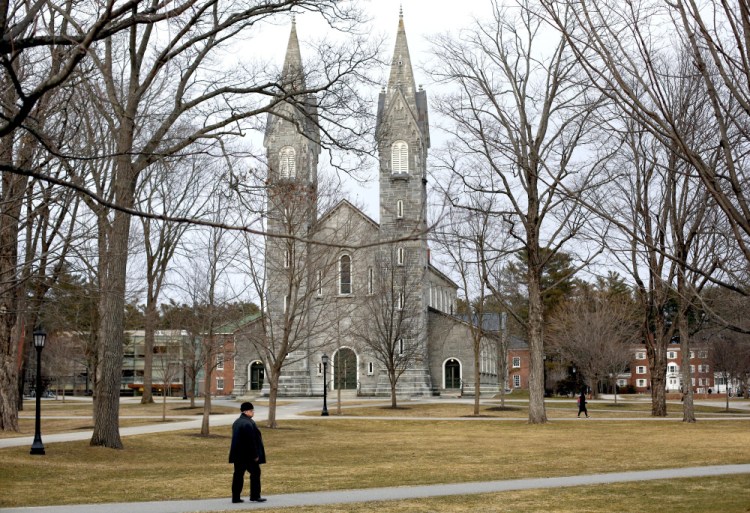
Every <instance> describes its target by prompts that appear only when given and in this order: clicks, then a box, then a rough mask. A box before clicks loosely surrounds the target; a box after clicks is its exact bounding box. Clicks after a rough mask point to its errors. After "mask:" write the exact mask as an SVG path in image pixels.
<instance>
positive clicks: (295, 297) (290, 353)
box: [242, 177, 367, 428]
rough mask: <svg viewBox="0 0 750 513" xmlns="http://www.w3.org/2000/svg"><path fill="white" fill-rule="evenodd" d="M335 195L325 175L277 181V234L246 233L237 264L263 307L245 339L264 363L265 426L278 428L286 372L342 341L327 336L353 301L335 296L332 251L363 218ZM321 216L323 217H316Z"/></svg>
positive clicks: (354, 235)
mask: <svg viewBox="0 0 750 513" xmlns="http://www.w3.org/2000/svg"><path fill="white" fill-rule="evenodd" d="M338 198H339V193H338V188H336V187H335V184H334V183H333V182H332V181H331V180H330V179H328V178H325V177H323V178H320V179H316V182H315V186H314V187H313V186H311V185H310V184H307V185H305V184H300V183H298V182H283V183H277V184H276V185H273V186H272V187H270V188H269V198H268V202H269V206H268V211H269V219H268V223H269V228H268V230H269V231H271V226H273V233H274V235H275V236H274V235H271V236H268V237H265V238H262V239H259V238H257V237H253V236H250V235H245V242H244V244H245V251H246V254H247V257H246V258H245V259H244V260H243V267H242V268H243V269H244V270H245V272H247V275H248V276H249V278H250V280H251V282H252V285H251V287H252V289H253V290H254V292H255V294H257V296H258V298H259V301H260V309H261V311H262V312H264V315H262V316H261V318H260V319H259V324H260V327H261V329H260V330H257V331H253V332H251V333H250V334H249V341H250V343H251V344H252V346H253V347H254V348H255V350H256V351H257V353H258V354H259V355H261V356H262V358H263V359H264V363H265V366H266V371H267V372H266V378H267V382H268V390H269V414H268V427H269V428H276V427H278V424H277V421H276V403H277V398H278V394H279V384H280V379H281V377H282V373H283V371H284V369H288V368H290V367H291V366H299V365H304V363H303V362H305V361H307V360H308V359H309V358H310V357H311V356H313V355H314V354H316V353H317V352H318V351H320V350H322V349H323V348H325V347H330V346H331V345H336V344H337V343H340V342H339V340H338V339H336V337H335V335H333V338H332V335H331V334H332V333H333V334H335V333H341V331H342V330H346V328H345V327H341V321H342V319H344V318H347V317H348V315H349V312H350V311H351V310H352V308H353V307H354V304H353V302H348V303H346V302H345V304H339V303H340V302H338V301H336V298H337V295H338V293H335V292H334V289H335V288H336V283H337V276H338V273H337V269H338V265H339V259H340V257H341V254H340V251H339V250H338V248H339V247H340V245H343V244H352V243H353V244H355V245H356V244H358V242H357V240H358V237H361V236H362V235H361V231H360V232H358V230H363V229H366V228H367V226H366V224H367V222H366V221H364V220H363V219H362V217H361V216H360V215H359V214H357V213H356V210H355V209H354V208H353V207H352V206H351V205H350V204H348V203H347V202H338V203H337V200H338ZM334 205H337V206H336V207H334ZM319 213H320V214H322V213H326V216H325V217H324V218H318V215H319ZM363 222H364V224H362V223H363ZM300 238H302V239H306V240H307V241H310V242H307V241H304V240H300ZM315 241H320V242H319V243H316V242H315ZM352 241H354V242H352ZM307 372H308V373H309V372H310V369H307ZM324 386H325V385H324Z"/></svg>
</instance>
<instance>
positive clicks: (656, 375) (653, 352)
mask: <svg viewBox="0 0 750 513" xmlns="http://www.w3.org/2000/svg"><path fill="white" fill-rule="evenodd" d="M647 337H650V339H651V343H650V344H646V353H647V354H648V359H649V366H650V367H651V369H650V370H651V415H652V416H653V417H666V416H667V396H666V388H667V387H666V379H667V352H666V349H665V347H664V346H665V344H664V343H663V342H662V341H661V340H654V338H655V337H654V334H653V333H647Z"/></svg>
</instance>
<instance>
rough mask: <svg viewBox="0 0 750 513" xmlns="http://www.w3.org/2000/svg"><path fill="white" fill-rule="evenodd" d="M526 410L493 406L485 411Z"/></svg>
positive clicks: (515, 407)
mask: <svg viewBox="0 0 750 513" xmlns="http://www.w3.org/2000/svg"><path fill="white" fill-rule="evenodd" d="M524 409H525V408H519V407H517V406H492V407H491V408H487V409H486V410H485V411H521V410H524Z"/></svg>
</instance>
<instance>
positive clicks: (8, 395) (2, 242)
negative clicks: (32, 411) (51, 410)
mask: <svg viewBox="0 0 750 513" xmlns="http://www.w3.org/2000/svg"><path fill="white" fill-rule="evenodd" d="M3 82H5V81H3ZM22 160H25V159H22ZM0 162H7V163H12V162H13V135H10V136H7V137H3V138H2V139H0ZM25 163H26V162H25V161H24V162H23V164H25ZM27 183H28V178H26V177H24V176H20V175H15V174H12V173H3V175H2V200H1V201H0V210H1V211H0V285H1V286H0V430H2V431H18V400H19V393H18V388H19V383H18V370H19V367H20V363H21V362H20V360H19V349H18V346H19V340H18V338H17V333H18V331H17V330H16V329H15V327H16V325H17V319H18V315H17V314H18V312H17V310H18V308H17V301H18V286H19V283H18V274H17V265H18V230H19V222H20V215H21V207H22V205H23V196H24V192H25V191H26V185H27Z"/></svg>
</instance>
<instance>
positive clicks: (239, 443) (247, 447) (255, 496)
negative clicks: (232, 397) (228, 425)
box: [229, 403, 266, 502]
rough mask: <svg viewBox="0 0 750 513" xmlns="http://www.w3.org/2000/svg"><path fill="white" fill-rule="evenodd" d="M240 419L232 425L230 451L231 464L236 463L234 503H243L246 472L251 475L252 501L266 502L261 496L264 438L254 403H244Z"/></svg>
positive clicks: (264, 457)
mask: <svg viewBox="0 0 750 513" xmlns="http://www.w3.org/2000/svg"><path fill="white" fill-rule="evenodd" d="M240 412H241V413H240V418H238V419H237V420H235V421H234V424H232V446H231V447H230V449H229V463H234V475H233V476H232V502H243V501H242V499H241V498H240V496H241V495H242V486H243V484H244V481H245V472H249V473H250V500H251V501H253V502H265V501H266V499H264V498H263V497H261V496H260V466H261V465H262V464H263V463H265V462H266V451H265V449H264V448H263V437H262V436H261V434H260V429H258V426H256V425H255V421H254V420H253V415H255V410H254V409H253V405H252V403H242V405H241V406H240Z"/></svg>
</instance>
